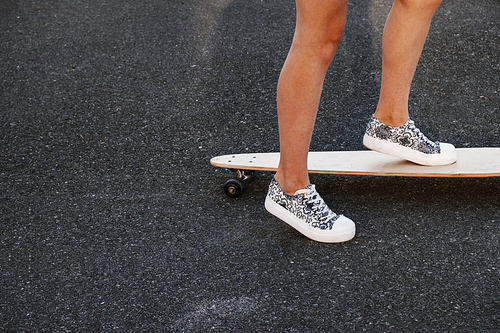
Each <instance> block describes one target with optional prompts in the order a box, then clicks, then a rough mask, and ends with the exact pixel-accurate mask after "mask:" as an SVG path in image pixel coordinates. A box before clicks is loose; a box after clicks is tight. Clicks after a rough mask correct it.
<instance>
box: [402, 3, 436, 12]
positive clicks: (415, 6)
mask: <svg viewBox="0 0 500 333" xmlns="http://www.w3.org/2000/svg"><path fill="white" fill-rule="evenodd" d="M441 2H442V0H395V5H401V6H402V7H404V8H406V9H408V10H411V11H424V12H431V13H434V12H435V11H436V9H438V7H439V5H440V4H441Z"/></svg>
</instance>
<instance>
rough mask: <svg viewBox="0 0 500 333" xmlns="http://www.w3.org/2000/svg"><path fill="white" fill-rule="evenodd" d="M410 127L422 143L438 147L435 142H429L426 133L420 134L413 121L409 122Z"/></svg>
mask: <svg viewBox="0 0 500 333" xmlns="http://www.w3.org/2000/svg"><path fill="white" fill-rule="evenodd" d="M408 127H409V129H410V130H411V131H413V132H414V133H415V134H416V135H417V136H418V137H419V138H420V139H421V140H422V141H425V142H426V143H427V144H430V145H432V146H433V147H434V146H435V145H436V144H435V143H434V142H432V141H431V140H429V139H428V138H427V137H426V136H425V135H424V133H422V132H420V130H419V129H418V128H417V127H416V126H415V123H414V122H413V120H408Z"/></svg>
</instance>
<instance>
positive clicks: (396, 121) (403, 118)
mask: <svg viewBox="0 0 500 333" xmlns="http://www.w3.org/2000/svg"><path fill="white" fill-rule="evenodd" d="M374 116H375V118H377V120H378V121H380V122H381V123H382V124H385V125H387V126H390V127H399V126H401V125H404V124H405V123H406V122H407V121H408V119H409V117H408V113H403V114H394V113H383V112H380V111H376V112H375V114H374Z"/></svg>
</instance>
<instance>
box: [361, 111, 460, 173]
mask: <svg viewBox="0 0 500 333" xmlns="http://www.w3.org/2000/svg"><path fill="white" fill-rule="evenodd" d="M363 144H364V145H365V146H366V147H367V148H369V149H371V150H375V151H378V152H380V153H384V154H387V155H392V156H395V157H399V158H402V159H405V160H408V161H411V162H413V163H417V164H422V165H435V166H436V165H447V164H452V163H455V162H456V161H457V152H456V150H455V147H454V146H453V145H451V144H449V143H442V142H432V141H431V140H429V139H427V137H426V136H425V135H424V134H422V132H420V130H419V129H418V128H416V127H415V124H414V123H413V121H412V120H409V119H408V121H407V122H406V123H405V124H403V125H401V126H399V127H391V126H387V125H385V124H383V123H381V122H380V121H379V120H378V119H377V118H375V116H372V118H371V119H370V122H369V123H368V126H367V129H366V133H365V135H364V137H363Z"/></svg>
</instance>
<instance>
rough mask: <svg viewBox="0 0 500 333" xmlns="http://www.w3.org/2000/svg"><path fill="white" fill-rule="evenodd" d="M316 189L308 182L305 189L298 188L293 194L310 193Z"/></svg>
mask: <svg viewBox="0 0 500 333" xmlns="http://www.w3.org/2000/svg"><path fill="white" fill-rule="evenodd" d="M315 190H316V188H315V186H314V184H309V185H308V186H307V187H306V188H305V189H302V190H298V191H297V192H295V194H294V195H299V194H309V193H312V192H314V191H315Z"/></svg>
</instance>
